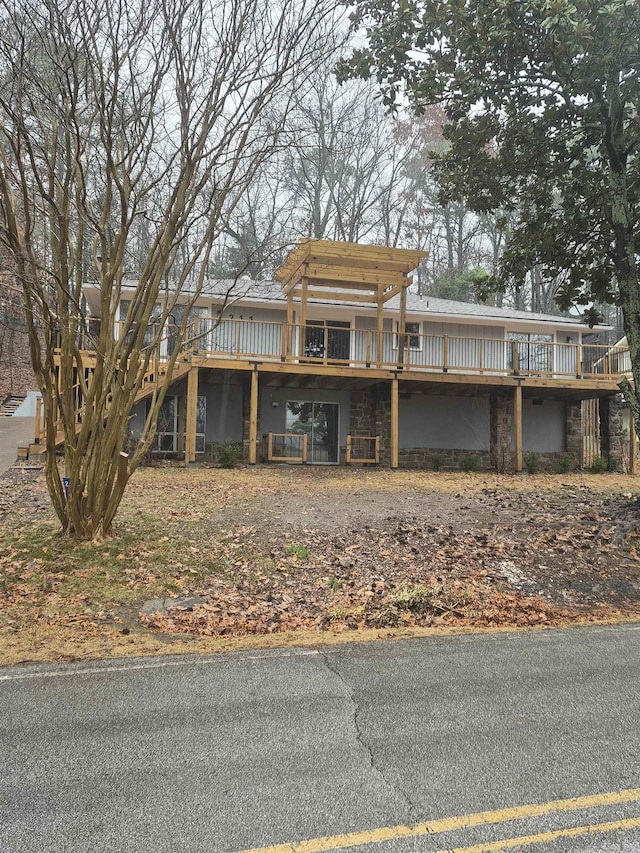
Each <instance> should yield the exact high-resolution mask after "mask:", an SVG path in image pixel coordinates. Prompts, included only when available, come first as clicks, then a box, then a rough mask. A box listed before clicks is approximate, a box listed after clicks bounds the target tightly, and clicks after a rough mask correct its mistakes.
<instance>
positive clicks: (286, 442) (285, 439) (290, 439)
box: [262, 432, 309, 463]
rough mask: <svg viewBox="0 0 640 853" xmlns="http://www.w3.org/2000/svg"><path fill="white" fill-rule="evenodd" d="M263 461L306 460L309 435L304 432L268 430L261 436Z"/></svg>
mask: <svg viewBox="0 0 640 853" xmlns="http://www.w3.org/2000/svg"><path fill="white" fill-rule="evenodd" d="M262 441H263V450H262V453H263V457H264V460H265V462H302V463H304V462H306V461H307V453H308V446H309V436H308V435H306V433H302V434H299V433H292V432H287V433H278V432H269V433H267V434H266V435H265V436H263V439H262Z"/></svg>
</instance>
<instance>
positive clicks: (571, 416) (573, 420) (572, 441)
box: [564, 402, 583, 468]
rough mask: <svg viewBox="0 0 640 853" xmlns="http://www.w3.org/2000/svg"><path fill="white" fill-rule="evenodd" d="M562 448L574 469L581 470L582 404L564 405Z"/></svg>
mask: <svg viewBox="0 0 640 853" xmlns="http://www.w3.org/2000/svg"><path fill="white" fill-rule="evenodd" d="M564 446H565V452H566V454H567V456H570V457H571V459H572V461H573V464H574V467H575V468H582V464H583V459H582V403H581V402H577V403H566V404H565V415H564Z"/></svg>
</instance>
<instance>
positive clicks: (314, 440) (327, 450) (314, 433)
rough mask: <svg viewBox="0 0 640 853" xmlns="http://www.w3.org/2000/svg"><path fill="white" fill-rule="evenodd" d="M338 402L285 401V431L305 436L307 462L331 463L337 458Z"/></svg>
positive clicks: (335, 461)
mask: <svg viewBox="0 0 640 853" xmlns="http://www.w3.org/2000/svg"><path fill="white" fill-rule="evenodd" d="M339 408H340V407H339V405H338V403H316V402H312V401H306V400H291V401H289V402H288V403H287V423H286V431H287V432H292V433H296V434H297V435H305V434H306V435H308V436H309V439H308V445H307V452H308V455H307V461H308V462H311V463H312V464H316V465H321V464H325V465H326V464H329V465H330V464H334V465H336V464H337V463H338V462H339V461H340V439H339V435H340V433H339V429H338V423H339Z"/></svg>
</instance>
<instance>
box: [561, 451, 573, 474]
mask: <svg viewBox="0 0 640 853" xmlns="http://www.w3.org/2000/svg"><path fill="white" fill-rule="evenodd" d="M557 466H558V473H559V474H568V473H569V472H570V471H573V469H574V468H575V464H574V461H573V457H571V456H569V454H568V453H563V454H562V456H560V458H559V459H558V462H557Z"/></svg>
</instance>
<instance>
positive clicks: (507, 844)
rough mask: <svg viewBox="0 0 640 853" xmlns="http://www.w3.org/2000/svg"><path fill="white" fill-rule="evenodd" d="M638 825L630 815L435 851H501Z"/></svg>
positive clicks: (452, 852) (457, 852)
mask: <svg viewBox="0 0 640 853" xmlns="http://www.w3.org/2000/svg"><path fill="white" fill-rule="evenodd" d="M638 827H640V817H630V818H627V819H626V820H616V821H612V822H611V823H595V824H589V825H588V826H572V827H567V828H566V829H555V830H552V831H551V832H541V833H540V834H539V835H521V836H519V837H518V838H505V839H503V840H502V841H489V842H488V843H487V844H474V845H473V846H472V847H449V848H447V849H446V850H438V851H437V853H501V851H502V850H510V849H511V848H512V847H527V846H528V845H531V844H544V843H545V842H547V841H555V840H556V839H557V838H578V837H579V836H580V835H589V834H590V833H591V834H594V833H598V832H615V831H616V830H617V829H636V828H638Z"/></svg>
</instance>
